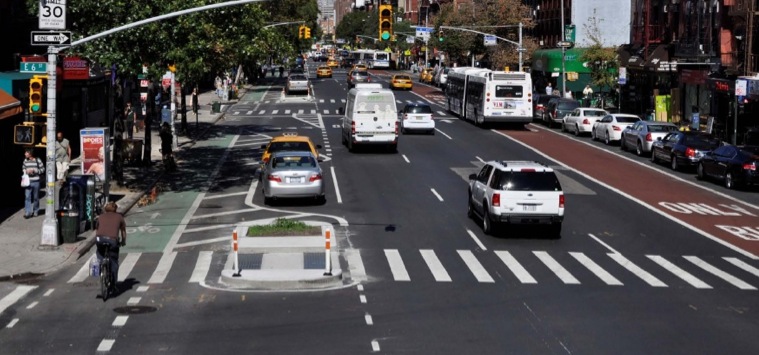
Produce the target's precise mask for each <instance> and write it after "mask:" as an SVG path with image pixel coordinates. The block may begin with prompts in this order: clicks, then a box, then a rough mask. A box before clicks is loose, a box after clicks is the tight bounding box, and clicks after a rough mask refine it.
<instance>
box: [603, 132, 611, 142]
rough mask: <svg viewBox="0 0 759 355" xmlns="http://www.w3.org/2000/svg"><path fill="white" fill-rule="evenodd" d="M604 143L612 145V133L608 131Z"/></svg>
mask: <svg viewBox="0 0 759 355" xmlns="http://www.w3.org/2000/svg"><path fill="white" fill-rule="evenodd" d="M604 144H606V145H611V133H610V132H608V131H607V132H606V137H604Z"/></svg>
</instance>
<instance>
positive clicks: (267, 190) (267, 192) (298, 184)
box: [261, 151, 326, 205]
mask: <svg viewBox="0 0 759 355" xmlns="http://www.w3.org/2000/svg"><path fill="white" fill-rule="evenodd" d="M261 183H262V185H263V193H264V203H265V204H267V205H270V204H271V202H272V201H273V200H275V199H280V198H314V199H315V200H316V201H317V202H318V203H320V204H321V203H324V202H326V197H325V193H324V181H323V179H322V169H321V167H319V161H318V160H317V158H316V157H314V155H313V154H312V153H311V152H300V151H296V152H292V151H291V152H286V151H283V152H277V153H274V154H273V155H272V156H271V158H270V159H269V161H268V162H267V163H266V165H264V169H263V171H262V172H261Z"/></svg>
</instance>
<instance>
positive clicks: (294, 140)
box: [261, 132, 322, 165]
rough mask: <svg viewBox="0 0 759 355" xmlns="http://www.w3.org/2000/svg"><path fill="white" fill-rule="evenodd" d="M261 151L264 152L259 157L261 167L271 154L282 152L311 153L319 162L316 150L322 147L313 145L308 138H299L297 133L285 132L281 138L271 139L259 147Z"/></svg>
mask: <svg viewBox="0 0 759 355" xmlns="http://www.w3.org/2000/svg"><path fill="white" fill-rule="evenodd" d="M261 149H263V151H264V152H263V154H262V155H261V162H262V164H261V165H264V164H266V162H268V161H269V158H271V153H274V152H282V151H299V152H300V151H304V152H311V153H312V154H313V155H314V156H315V157H316V159H317V160H319V161H321V158H319V151H317V149H322V146H321V145H319V144H314V143H313V142H312V141H311V138H308V136H299V135H298V133H294V132H286V133H283V134H282V135H281V136H278V137H274V138H272V139H271V141H269V144H263V145H261Z"/></svg>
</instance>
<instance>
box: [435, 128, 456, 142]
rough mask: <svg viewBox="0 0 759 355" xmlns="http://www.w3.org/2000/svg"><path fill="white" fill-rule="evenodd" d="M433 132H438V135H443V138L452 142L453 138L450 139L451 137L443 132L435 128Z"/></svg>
mask: <svg viewBox="0 0 759 355" xmlns="http://www.w3.org/2000/svg"><path fill="white" fill-rule="evenodd" d="M435 130H436V131H438V132H440V134H442V135H444V136H445V138H448V139H450V140H453V137H451V136H449V135H447V134H445V132H443V131H441V130H439V129H437V128H435Z"/></svg>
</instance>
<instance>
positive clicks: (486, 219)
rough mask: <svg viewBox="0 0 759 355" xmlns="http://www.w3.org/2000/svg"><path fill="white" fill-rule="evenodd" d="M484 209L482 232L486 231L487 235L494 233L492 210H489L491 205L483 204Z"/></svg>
mask: <svg viewBox="0 0 759 355" xmlns="http://www.w3.org/2000/svg"><path fill="white" fill-rule="evenodd" d="M483 207H484V208H483V209H482V232H483V233H485V235H492V234H493V221H491V220H490V212H488V210H489V209H490V207H488V205H486V204H485V205H483Z"/></svg>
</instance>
